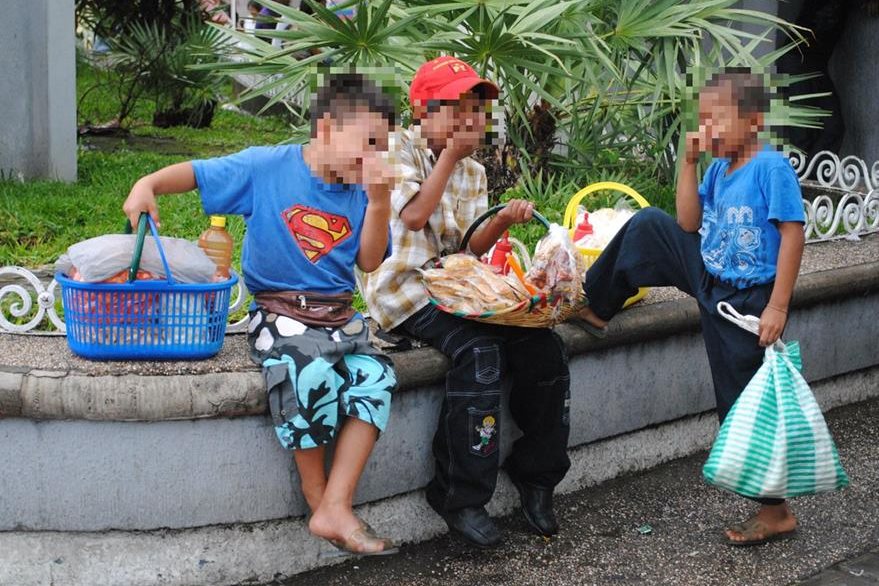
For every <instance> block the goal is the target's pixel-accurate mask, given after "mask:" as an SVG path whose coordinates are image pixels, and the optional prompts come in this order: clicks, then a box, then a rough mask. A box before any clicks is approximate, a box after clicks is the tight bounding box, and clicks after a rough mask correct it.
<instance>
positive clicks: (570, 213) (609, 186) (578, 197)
mask: <svg viewBox="0 0 879 586" xmlns="http://www.w3.org/2000/svg"><path fill="white" fill-rule="evenodd" d="M605 190H611V191H619V192H622V193H624V194H626V195H628V196H629V197H631V198H632V199H634V200H635V202H636V203H637V204H638V205H639V206H641V207H642V208H647V207H650V204H649V203H648V202H647V200H646V199H644V197H643V196H642V195H641V194H640V193H638V192H637V191H635V190H634V189H632V188H631V187H629V186H628V185H624V184H622V183H617V182H616V181H600V182H598V183H592V184H591V185H587V186H586V187H584V188H583V189H581V190H580V191H578V192H577V193H575V194H574V197H572V198H571V201H569V202H568V207H566V208H565V221H564V222H563V224H562V225H563V226H564V227H565V228H567V229H569V230H570V229H571V228H574V227H575V226H574V225H575V224H576V223H577V206H579V205H580V202H581V201H583V198H584V197H586V196H587V195H589V194H591V193H595V192H596V191H605Z"/></svg>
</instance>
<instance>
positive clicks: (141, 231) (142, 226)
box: [125, 212, 174, 285]
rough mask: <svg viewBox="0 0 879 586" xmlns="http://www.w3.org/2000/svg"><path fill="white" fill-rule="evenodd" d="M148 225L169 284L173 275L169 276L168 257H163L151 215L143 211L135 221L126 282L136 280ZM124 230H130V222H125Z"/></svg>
mask: <svg viewBox="0 0 879 586" xmlns="http://www.w3.org/2000/svg"><path fill="white" fill-rule="evenodd" d="M147 226H149V229H150V234H152V235H153V240H155V241H156V248H157V249H158V250H159V257H160V258H161V259H162V266H163V267H164V268H165V277H166V279H167V281H168V284H169V285H173V284H174V277H172V276H171V267H170V266H168V259H167V258H165V249H164V248H162V241H161V239H159V230H158V229H157V228H156V223H155V222H153V218H152V216H150V215H149V214H148V213H146V212H143V213H141V214H140V219H139V220H138V222H137V238H136V239H135V241H134V251H133V253H132V255H131V267H130V268H129V269H128V282H129V283H133V282H134V281H136V280H137V271H138V270H139V269H140V260H141V257H142V256H143V245H144V241H145V240H146V230H147ZM125 232H126V233H130V232H131V222H125Z"/></svg>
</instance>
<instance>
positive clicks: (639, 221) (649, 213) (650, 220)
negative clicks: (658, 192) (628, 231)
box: [629, 206, 674, 227]
mask: <svg viewBox="0 0 879 586" xmlns="http://www.w3.org/2000/svg"><path fill="white" fill-rule="evenodd" d="M668 221H672V222H674V218H672V217H671V216H670V215H668V214H667V213H666V212H664V211H662V210H661V209H659V208H655V207H652V206H651V207H646V208H644V209H642V210H639V211H638V213H636V214H635V215H634V216H632V219H631V220H629V223H630V224H632V226H633V227H634V226H643V225H645V224H646V225H651V224H656V223H663V222H668Z"/></svg>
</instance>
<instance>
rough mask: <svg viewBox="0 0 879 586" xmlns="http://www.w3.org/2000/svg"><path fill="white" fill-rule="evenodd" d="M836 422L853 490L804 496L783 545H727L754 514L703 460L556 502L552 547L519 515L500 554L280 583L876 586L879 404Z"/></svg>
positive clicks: (379, 564)
mask: <svg viewBox="0 0 879 586" xmlns="http://www.w3.org/2000/svg"><path fill="white" fill-rule="evenodd" d="M828 422H829V424H830V427H831V431H832V432H833V434H834V437H835V439H836V441H837V445H838V447H839V451H840V454H841V457H842V460H843V464H844V466H845V468H846V470H847V472H848V473H849V475H850V477H851V481H852V484H851V486H850V487H849V488H847V489H846V490H844V491H842V492H840V493H834V494H826V495H820V496H814V497H805V498H801V499H797V500H796V502H795V503H794V510H795V512H796V514H797V515H798V517H799V520H800V528H799V531H798V533H797V534H796V536H795V537H793V538H790V539H787V540H784V541H780V542H776V543H772V544H768V545H765V546H761V547H754V548H746V549H741V548H732V547H729V546H727V545H725V544H724V543H723V538H722V533H721V527H722V525H723V523H724V522H731V521H738V520H742V519H745V518H746V517H747V516H748V515H749V514H750V512H751V511H752V510H753V509H754V506H753V505H752V504H751V503H750V502H748V501H746V500H744V499H740V498H737V497H735V496H734V495H730V494H727V493H723V492H721V491H719V490H716V489H713V488H711V487H709V486H707V485H706V484H704V482H702V481H701V466H702V463H703V462H704V460H705V457H706V454H705V453H701V454H697V455H696V456H693V457H689V458H684V459H681V460H676V461H673V462H670V463H668V464H665V465H662V466H659V467H657V468H655V469H653V470H650V471H648V472H646V473H642V474H637V475H630V476H624V477H621V478H618V479H615V480H613V481H610V482H607V483H604V484H602V485H599V486H596V487H592V488H588V489H585V490H582V491H579V492H575V493H571V494H567V495H563V496H561V497H559V498H558V499H557V502H556V511H557V513H558V515H559V517H560V519H559V520H560V522H561V524H562V531H561V534H560V535H558V536H557V537H555V538H553V539H551V540H547V539H543V538H540V537H537V536H534V535H531V534H528V533H526V532H525V525H524V521H523V520H522V519H521V518H520V517H519V516H518V515H513V516H510V517H505V518H503V519H501V520H500V525H501V527H502V529H503V530H504V531H505V533H506V542H505V544H504V545H503V546H502V547H500V548H499V549H497V550H493V551H489V552H480V551H475V550H473V549H472V548H469V547H468V546H466V545H465V544H463V543H461V542H459V541H456V540H453V539H451V538H450V537H448V536H444V537H441V538H437V539H434V540H431V541H428V542H425V543H421V544H418V545H412V546H406V547H403V549H402V551H401V553H400V554H398V555H396V556H391V557H387V558H369V559H350V560H346V561H344V562H343V563H342V564H340V565H337V566H334V567H331V568H325V569H322V570H316V571H313V572H309V573H306V574H300V575H298V576H296V577H294V578H293V579H291V580H288V581H286V582H283V584H285V585H286V586H298V585H302V586H306V585H307V586H312V585H314V584H321V585H327V586H331V585H340V586H351V585H353V584H358V585H361V584H362V585H375V586H383V585H386V584H401V585H402V584H405V585H413V586H414V585H434V584H436V585H442V586H458V585H460V586H465V585H468V586H469V585H473V586H486V585H488V584H511V585H523V586H524V585H535V586H537V585H539V586H545V585H553V586H555V585H566V584H601V585H603V584H645V585H646V584H650V585H653V584H683V585H699V586H703V585H704V586H708V585H749V586H758V585H785V584H792V583H798V582H801V581H802V582H803V583H804V584H810V585H813V586H814V585H828V586H829V585H835V586H843V585H862V584H876V585H879V554H876V553H873V552H875V551H876V550H877V547H879V467H877V462H879V400H874V401H868V402H864V403H859V404H854V405H850V406H847V407H842V408H839V409H836V410H834V411H832V412H830V413H829V414H828ZM832 566H833V567H832Z"/></svg>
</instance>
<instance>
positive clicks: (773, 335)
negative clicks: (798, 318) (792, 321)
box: [758, 305, 787, 348]
mask: <svg viewBox="0 0 879 586" xmlns="http://www.w3.org/2000/svg"><path fill="white" fill-rule="evenodd" d="M786 323H787V313H786V312H785V311H783V310H781V309H779V308H777V307H774V306H772V305H767V306H766V309H764V310H763V313H762V314H760V329H759V330H758V332H759V334H760V345H761V346H762V347H764V348H766V347H767V346H771V345H772V344H775V342H777V341H778V339H779V338H780V337H781V332H783V331H784V325H785V324H786Z"/></svg>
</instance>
